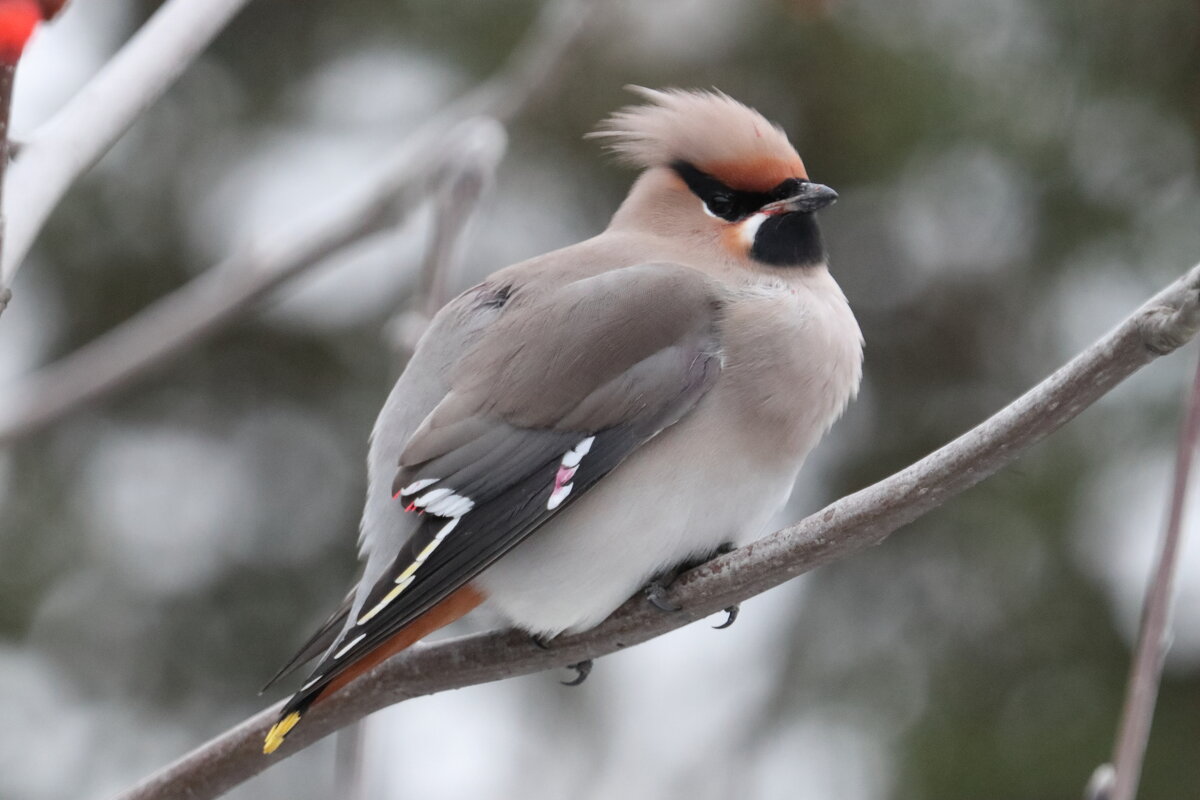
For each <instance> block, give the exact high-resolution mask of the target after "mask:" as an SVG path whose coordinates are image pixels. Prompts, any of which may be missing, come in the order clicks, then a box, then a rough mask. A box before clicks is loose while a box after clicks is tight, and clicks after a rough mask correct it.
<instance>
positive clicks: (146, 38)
mask: <svg viewBox="0 0 1200 800" xmlns="http://www.w3.org/2000/svg"><path fill="white" fill-rule="evenodd" d="M247 2H249V0H205V1H204V2H196V0H168V2H166V3H163V5H162V6H160V7H159V9H158V10H157V11H155V12H154V15H153V16H151V17H150V19H149V20H147V21H146V24H145V25H143V26H142V27H141V28H140V29H139V30H138V32H137V33H135V34H134V35H133V37H132V38H131V39H130V40H129V42H128V43H127V44H126V45H125V46H124V47H123V48H121V50H120V52H118V53H117V54H116V55H115V56H113V58H112V60H111V61H109V62H108V63H107V64H106V65H105V66H104V68H103V69H102V70H100V72H99V73H98V74H97V75H96V77H94V78H93V79H92V80H91V81H90V82H89V83H88V84H87V85H86V86H84V87H83V88H82V89H81V90H80V91H79V93H78V94H76V95H75V96H74V97H73V98H71V100H70V101H69V102H68V103H67V104H66V105H65V106H63V107H62V109H60V110H59V111H58V113H56V114H55V115H54V116H53V117H51V118H50V119H49V120H47V121H46V122H45V123H44V124H43V125H42V126H41V127H39V128H37V129H36V130H35V131H34V132H33V133H32V134H31V135H30V136H29V137H28V138H27V139H25V140H24V141H23V142H22V143H21V152H20V156H19V157H18V158H17V159H16V160H14V162H13V164H12V167H11V168H10V169H9V171H8V177H7V185H6V186H5V191H4V205H3V216H4V218H5V219H6V220H7V232H6V241H5V246H4V253H3V260H2V261H0V294H5V293H7V290H9V289H11V287H12V284H13V280H14V279H15V278H16V276H17V270H18V269H20V267H21V263H22V262H23V261H24V260H25V256H26V255H27V254H28V253H29V248H30V247H32V246H33V242H34V240H35V239H36V238H37V235H38V233H39V232H40V231H41V229H42V226H43V225H44V224H45V222H46V218H47V217H49V216H50V212H51V211H53V210H54V208H55V206H57V205H58V203H59V201H60V200H61V199H62V197H63V195H64V194H66V192H67V190H68V189H70V188H71V185H72V184H73V183H74V182H75V181H76V180H77V179H78V178H79V176H80V175H82V174H83V173H84V172H86V171H87V170H89V169H90V168H91V166H92V165H93V164H95V163H96V162H97V161H98V160H99V159H100V157H101V156H102V155H104V154H105V153H106V152H108V150H109V148H111V147H112V146H113V144H114V143H115V142H116V141H117V140H118V139H120V138H121V135H122V134H124V133H125V131H126V130H128V129H129V127H130V126H131V125H132V124H133V123H134V122H136V121H137V119H138V117H140V116H141V115H142V112H144V111H145V110H146V109H147V108H149V107H150V106H151V105H152V104H153V103H154V102H155V101H156V100H157V99H158V98H159V97H160V96H162V94H163V92H165V91H166V90H167V88H168V87H169V86H170V85H171V84H172V83H174V82H175V79H176V78H178V77H179V75H180V73H182V72H183V71H184V70H185V69H186V68H187V67H188V65H190V64H191V63H192V62H193V61H194V60H195V59H196V57H197V56H198V55H200V53H201V52H203V50H204V48H206V47H207V46H208V44H209V42H211V41H212V39H213V37H215V36H216V35H217V34H218V33H220V32H221V31H222V30H223V29H224V28H225V26H226V25H227V24H228V23H229V20H230V19H232V18H233V16H234V14H236V13H237V12H238V11H240V10H241V9H242V7H243V6H244V5H246V3H247ZM0 310H2V309H0Z"/></svg>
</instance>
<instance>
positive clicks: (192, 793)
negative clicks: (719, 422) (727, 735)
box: [119, 266, 1200, 800]
mask: <svg viewBox="0 0 1200 800" xmlns="http://www.w3.org/2000/svg"><path fill="white" fill-rule="evenodd" d="M1198 330H1200V266H1197V267H1194V268H1193V269H1192V270H1190V271H1189V272H1188V273H1187V274H1186V275H1184V276H1183V277H1182V278H1180V279H1179V280H1178V281H1176V282H1175V283H1173V284H1172V285H1171V286H1169V287H1168V288H1166V289H1165V290H1164V291H1162V292H1161V293H1159V294H1158V295H1156V296H1155V297H1153V298H1152V299H1151V300H1150V301H1148V302H1147V303H1146V304H1144V305H1143V306H1142V307H1141V308H1139V309H1138V310H1137V311H1135V312H1134V313H1133V314H1132V315H1131V316H1129V317H1128V318H1126V319H1125V320H1124V321H1123V322H1122V323H1121V324H1120V325H1118V326H1117V327H1116V328H1114V329H1113V330H1112V331H1111V332H1110V333H1108V334H1107V335H1106V336H1104V337H1103V338H1101V339H1100V340H1098V341H1097V342H1095V343H1093V344H1092V345H1091V346H1089V347H1088V348H1087V349H1086V350H1084V351H1083V352H1081V353H1080V354H1079V355H1077V356H1076V357H1075V358H1073V359H1072V360H1071V361H1070V362H1068V363H1067V364H1066V365H1065V366H1063V367H1061V368H1060V369H1059V370H1058V371H1056V372H1055V373H1054V374H1052V375H1051V376H1050V377H1048V378H1046V379H1045V380H1044V381H1042V382H1041V383H1039V384H1038V385H1037V386H1035V387H1033V388H1032V389H1030V390H1029V391H1028V392H1026V393H1025V394H1024V395H1022V396H1021V397H1019V398H1017V399H1016V400H1014V401H1013V402H1012V403H1010V404H1009V405H1008V406H1006V407H1004V408H1003V409H1001V410H1000V411H999V412H997V413H996V414H994V415H993V416H991V417H990V418H988V419H987V420H985V421H984V422H982V423H981V424H979V425H978V426H976V427H975V428H973V429H971V430H970V431H968V432H966V433H965V434H963V435H962V436H960V437H958V438H957V439H955V440H954V441H952V442H950V443H949V444H947V445H945V446H944V447H942V448H940V449H939V450H936V451H934V452H933V453H931V454H929V455H928V456H926V457H925V458H923V459H921V460H920V461H918V462H916V463H915V464H913V465H911V466H909V467H907V468H906V469H904V470H901V471H900V472H897V473H896V474H894V475H892V476H890V477H888V478H885V479H884V480H882V481H880V482H878V483H876V484H874V485H872V486H868V487H867V488H865V489H862V490H861V491H858V492H855V493H854V494H851V495H848V496H846V497H843V498H842V499H840V500H838V501H837V502H835V503H832V504H831V505H829V506H827V507H826V508H824V509H822V510H820V511H818V512H817V513H815V514H812V515H811V516H809V517H806V518H805V519H803V520H801V521H800V522H797V523H796V524H794V525H791V526H789V527H787V528H784V529H782V530H779V531H776V532H775V533H773V534H771V535H770V536H767V537H765V538H763V539H760V540H758V541H757V542H754V543H752V544H749V545H747V546H745V547H742V548H740V549H738V550H735V551H734V552H732V553H730V554H728V555H725V556H721V557H719V558H717V559H714V560H713V561H710V562H708V563H707V564H704V565H703V566H700V567H697V568H696V569H694V570H692V571H690V572H688V573H685V574H684V575H683V576H682V577H681V578H680V579H679V580H678V581H677V582H676V583H675V584H674V585H673V586H672V588H671V591H670V599H671V600H673V601H674V602H676V603H678V604H679V605H680V606H682V608H683V610H682V611H679V612H677V613H664V612H662V611H659V610H658V609H657V608H655V607H654V606H652V605H651V604H650V603H648V602H647V601H646V600H645V599H644V598H641V597H640V596H639V597H636V598H634V599H632V600H630V601H629V602H627V603H626V604H625V605H624V606H622V607H621V608H620V609H618V610H617V611H616V612H615V613H614V614H613V615H612V616H611V617H609V618H608V619H607V620H606V621H605V622H603V623H602V624H601V625H600V626H598V627H596V628H593V629H592V630H590V631H586V632H584V633H581V634H576V635H571V636H561V637H559V638H557V639H555V640H554V642H553V644H552V647H551V648H550V649H549V650H542V649H540V648H539V647H538V646H536V645H535V644H533V643H532V642H531V641H530V640H529V638H528V637H527V636H524V635H521V634H518V633H515V632H511V631H510V632H494V633H484V634H476V635H472V636H464V637H459V638H456V639H450V640H447V641H443V642H439V643H437V644H429V645H417V646H414V647H413V648H411V649H409V650H407V651H405V652H404V653H402V654H400V655H398V656H396V657H395V658H392V659H390V660H389V661H387V662H385V663H383V664H381V665H380V666H379V667H377V668H375V669H374V670H372V671H371V672H370V673H368V674H366V675H364V676H363V677H362V678H361V679H359V680H357V681H355V682H353V683H351V684H350V685H348V686H347V687H346V688H344V689H343V690H342V691H340V692H338V693H337V694H335V695H334V696H332V697H331V698H329V700H327V701H325V702H323V703H321V704H320V705H318V706H314V707H313V709H312V710H311V711H310V712H309V713H308V714H307V715H305V718H304V724H303V725H301V726H299V727H298V728H296V730H295V731H293V732H292V733H291V735H289V737H288V739H287V742H286V743H285V744H284V745H283V747H282V748H281V749H280V751H279V753H278V754H276V755H274V756H264V755H263V754H262V738H263V735H264V734H265V733H266V731H267V728H268V727H269V726H270V725H271V723H272V722H274V720H275V716H276V713H277V712H278V706H276V707H273V708H269V709H266V710H264V711H262V712H260V713H259V714H256V715H255V716H253V717H251V718H250V719H247V720H245V721H244V722H242V723H241V724H240V725H238V726H237V727H235V728H233V729H231V730H229V731H226V732H225V733H223V734H221V735H220V736H217V737H216V738H215V739H213V740H212V741H210V742H208V743H207V744H205V745H203V746H201V747H199V748H198V749H196V750H195V751H193V752H192V753H190V754H188V755H186V756H184V757H183V758H181V759H180V760H179V761H177V762H175V763H174V764H171V765H170V766H168V767H166V768H165V769H163V770H162V771H161V772H159V773H157V774H156V775H153V776H152V777H150V778H148V779H146V780H145V781H143V782H142V783H141V784H140V785H138V786H137V787H135V788H133V789H131V790H130V791H129V792H127V793H125V794H124V795H122V796H121V797H120V798H119V800H165V798H174V797H188V798H192V800H203V799H204V798H213V797H217V796H219V795H220V794H222V793H223V792H225V791H227V790H229V789H231V788H232V787H234V786H237V785H238V784H240V783H242V782H243V781H245V780H247V779H248V778H250V777H252V776H253V775H256V774H257V773H259V772H261V771H263V770H264V769H266V768H267V767H269V766H271V765H272V764H273V763H275V762H276V761H278V760H279V759H280V758H286V757H287V756H289V755H291V754H293V753H296V752H298V751H299V750H301V749H303V748H305V747H307V746H308V745H310V744H312V743H313V742H315V741H317V740H318V739H321V738H323V737H324V736H327V735H329V734H330V733H332V732H333V731H336V730H338V729H339V728H342V727H344V726H346V725H348V724H350V723H352V722H354V721H355V720H358V719H361V718H362V717H363V716H365V715H367V714H369V713H371V712H373V711H376V710H378V709H380V708H384V707H386V706H389V705H392V704H394V703H398V702H400V701H402V700H407V699H410V698H413V697H420V696H422V695H428V694H433V693H436V692H442V691H446V690H448V689H457V688H461V687H464V686H471V685H474V684H479V683H487V682H489V681H496V680H501V679H503V678H509V677H513V676H516V675H524V674H528V673H532V672H538V671H541V670H546V669H550V668H552V667H562V666H566V665H568V664H573V663H577V662H579V661H583V660H585V659H589V658H598V657H600V656H604V655H607V654H609V653H613V652H616V651H617V650H621V649H623V648H626V647H630V646H632V645H635V644H639V643H641V642H644V641H647V640H648V639H652V638H654V637H656V636H661V635H662V634H664V633H666V632H668V631H671V630H674V629H675V628H679V627H682V626H683V625H686V624H688V623H690V622H693V621H695V620H698V619H702V618H704V617H706V616H708V615H710V614H713V613H716V612H718V611H720V610H721V609H724V608H726V607H727V606H730V605H733V604H735V603H738V602H741V601H743V600H746V599H747V598H749V597H752V596H754V595H756V594H759V593H761V592H764V591H766V590H767V589H770V588H772V587H773V586H777V585H779V584H781V583H783V582H785V581H787V580H789V579H791V578H794V577H796V576H797V575H800V574H802V573H805V572H808V571H809V570H811V569H813V568H815V567H818V566H821V565H822V564H827V563H829V562H831V561H834V560H836V559H839V558H845V557H846V556H849V555H852V554H854V553H857V552H859V551H860V550H863V549H864V548H866V547H869V546H871V545H876V544H879V543H880V542H882V541H883V540H884V539H885V538H887V536H888V535H889V534H891V533H892V532H893V531H895V530H896V529H898V528H900V527H901V526H903V525H905V524H907V523H909V522H912V521H913V520H915V519H917V518H918V517H920V516H922V515H924V514H926V513H928V512H929V511H931V510H932V509H934V508H936V507H938V506H940V505H942V504H943V503H945V502H946V501H947V500H949V499H951V498H952V497H954V496H955V495H957V494H959V493H961V492H963V491H965V490H966V489H968V488H970V487H971V486H974V485H975V484H976V483H978V482H979V481H981V480H983V479H984V478H987V477H988V476H990V475H992V474H994V473H996V472H997V471H999V470H1000V469H1002V468H1003V467H1004V466H1006V465H1008V464H1009V463H1011V462H1012V461H1014V460H1015V459H1016V458H1018V457H1019V456H1020V455H1022V454H1023V453H1024V452H1025V451H1026V450H1028V449H1029V448H1030V447H1032V446H1033V445H1034V444H1036V443H1038V442H1039V441H1041V440H1042V439H1044V438H1045V437H1046V436H1048V435H1049V434H1050V433H1052V432H1054V431H1055V430H1057V429H1058V428H1059V427H1061V426H1062V425H1063V424H1064V423H1066V422H1068V421H1069V420H1071V419H1073V418H1074V417H1076V416H1077V415H1078V414H1079V413H1080V412H1081V411H1083V410H1084V409H1085V408H1087V407H1088V406H1090V405H1091V404H1092V403H1094V402H1096V401H1097V400H1099V399H1100V398H1101V397H1103V396H1104V395H1105V394H1107V393H1108V392H1109V391H1111V390H1112V389H1113V388H1114V387H1115V386H1116V385H1117V384H1119V383H1120V382H1121V381H1122V380H1124V379H1125V378H1127V377H1128V376H1129V375H1131V374H1133V373H1134V372H1135V371H1137V370H1138V369H1139V368H1141V367H1143V366H1145V365H1146V364H1148V363H1150V362H1151V361H1153V360H1154V359H1155V358H1157V357H1159V356H1161V355H1165V354H1167V353H1169V352H1171V351H1172V350H1174V349H1176V348H1178V347H1180V346H1181V345H1183V344H1184V343H1186V342H1187V341H1189V340H1190V339H1191V338H1192V337H1193V336H1195V335H1196V333H1197V331H1198ZM714 646H719V644H714Z"/></svg>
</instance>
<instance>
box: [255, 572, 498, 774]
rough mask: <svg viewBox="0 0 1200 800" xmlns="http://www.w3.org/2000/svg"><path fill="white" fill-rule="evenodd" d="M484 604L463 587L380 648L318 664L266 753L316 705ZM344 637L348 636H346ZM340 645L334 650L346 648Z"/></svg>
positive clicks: (290, 705)
mask: <svg viewBox="0 0 1200 800" xmlns="http://www.w3.org/2000/svg"><path fill="white" fill-rule="evenodd" d="M483 600H484V596H483V594H482V593H480V592H479V591H477V590H476V589H474V588H473V587H472V586H471V585H470V584H468V585H466V586H463V587H462V588H460V589H458V590H457V591H455V592H453V593H451V594H450V595H448V596H447V597H446V598H445V599H444V600H442V601H441V602H440V603H438V604H437V605H435V606H433V607H432V608H430V609H429V610H428V611H426V612H425V613H423V614H421V615H420V616H419V617H417V618H416V619H414V620H413V621H412V622H410V623H408V624H407V625H405V626H404V627H403V628H401V629H400V630H399V631H397V632H396V633H395V634H393V635H392V636H391V637H390V638H387V639H384V640H383V641H382V642H380V643H379V644H378V645H377V646H375V647H373V648H371V649H369V650H366V651H364V652H362V653H359V654H357V655H352V656H351V657H350V658H348V659H346V660H345V661H342V660H340V659H338V658H336V657H331V656H328V655H327V656H326V657H325V658H324V659H322V660H321V662H320V663H319V664H317V668H316V669H314V670H313V672H312V674H311V675H310V676H309V679H308V681H307V682H306V683H305V684H304V686H303V687H301V689H300V691H299V692H297V693H296V694H295V695H293V696H292V699H291V700H289V701H288V702H287V704H286V705H284V707H283V710H282V711H280V712H279V718H278V719H277V720H276V722H275V724H274V725H272V726H271V729H270V730H269V731H267V735H266V738H265V739H264V740H263V752H264V753H267V754H270V753H274V752H275V751H276V750H278V749H279V746H280V745H282V744H283V740H284V738H285V737H286V736H287V735H288V734H289V733H291V731H292V729H293V728H295V727H296V725H298V724H299V723H300V719H301V718H302V717H303V716H304V714H305V713H307V711H308V709H309V708H311V707H312V706H313V705H314V704H316V703H319V702H321V701H322V700H324V699H325V698H327V697H329V696H330V695H332V694H333V693H335V692H336V691H337V690H338V689H341V688H342V687H343V686H345V685H346V684H348V683H350V681H352V680H354V679H355V678H357V677H358V676H359V675H362V674H363V673H364V672H368V671H369V670H371V669H372V668H374V667H376V666H378V665H379V664H380V663H382V662H383V661H385V660H386V659H388V658H390V657H392V656H394V655H395V654H396V653H399V652H401V651H402V650H406V649H407V648H409V647H411V646H412V645H413V644H415V643H416V642H418V641H420V640H421V639H424V638H425V637H426V636H428V635H429V634H431V633H433V632H434V631H436V630H438V629H439V628H443V627H445V626H446V625H449V624H450V623H451V622H454V621H455V620H456V619H458V618H459V617H461V616H463V615H464V614H466V613H467V612H468V611H471V610H472V609H473V608H475V607H476V606H478V605H479V604H480V603H482V602H483ZM343 636H344V635H343ZM344 646H345V645H343V644H342V643H341V642H340V641H339V642H338V643H337V644H336V645H334V647H332V648H330V650H331V651H334V652H340V650H336V649H335V648H341V647H344Z"/></svg>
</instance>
